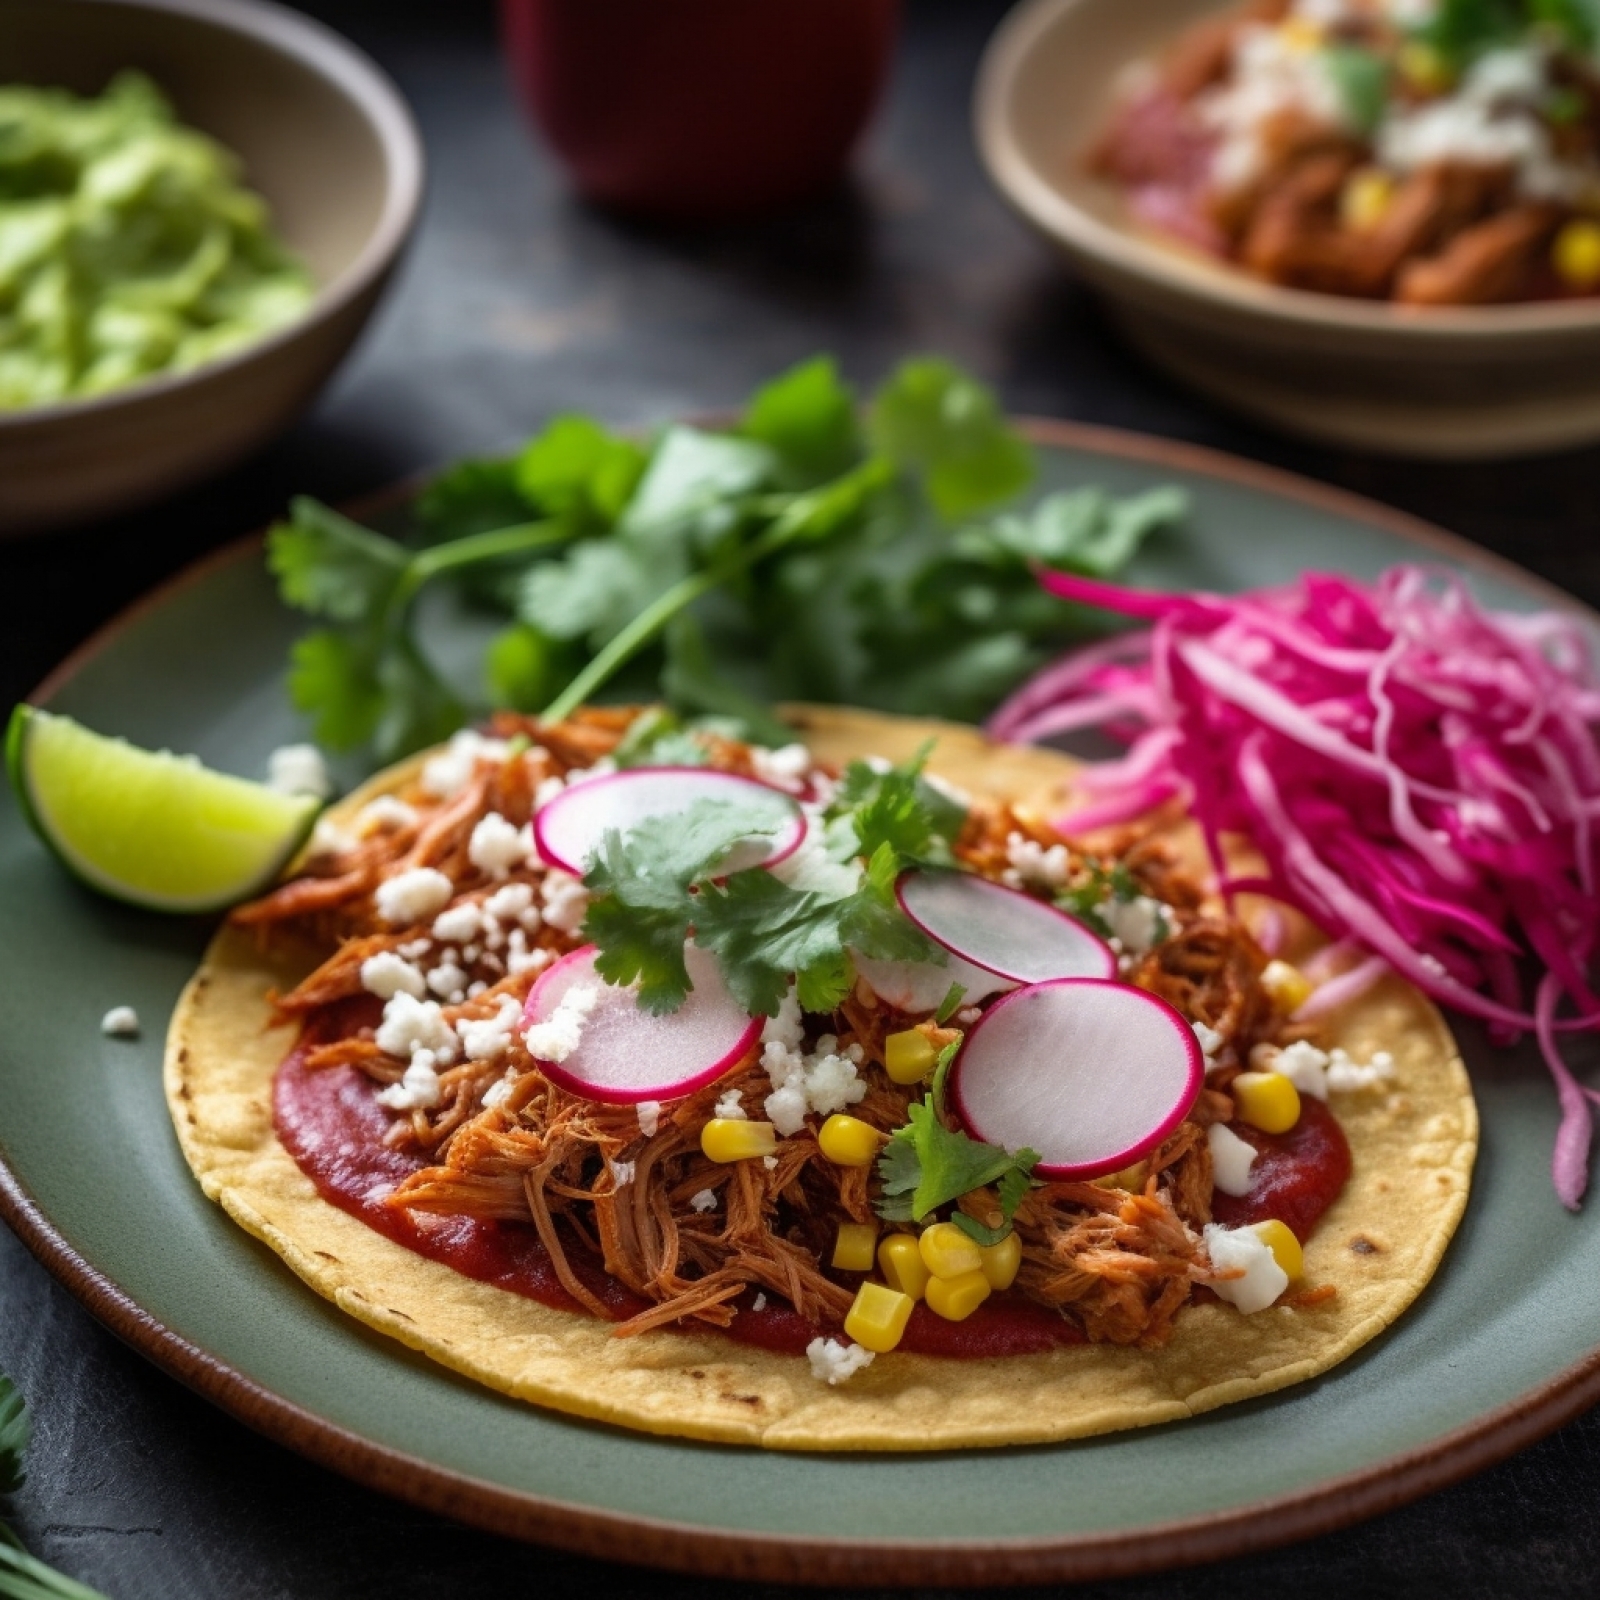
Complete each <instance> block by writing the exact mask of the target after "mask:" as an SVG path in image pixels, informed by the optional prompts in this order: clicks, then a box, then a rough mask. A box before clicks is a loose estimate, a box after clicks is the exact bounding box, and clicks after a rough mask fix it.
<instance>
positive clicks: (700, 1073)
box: [522, 944, 763, 1106]
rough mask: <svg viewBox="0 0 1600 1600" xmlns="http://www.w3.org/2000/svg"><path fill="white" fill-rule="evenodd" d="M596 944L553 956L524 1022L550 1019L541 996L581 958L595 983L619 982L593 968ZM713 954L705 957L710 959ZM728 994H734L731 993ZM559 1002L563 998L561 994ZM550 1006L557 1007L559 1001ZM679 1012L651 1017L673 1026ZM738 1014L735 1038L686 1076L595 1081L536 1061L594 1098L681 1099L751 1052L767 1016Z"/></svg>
mask: <svg viewBox="0 0 1600 1600" xmlns="http://www.w3.org/2000/svg"><path fill="white" fill-rule="evenodd" d="M597 948H598V947H597V946H595V945H592V944H586V945H584V946H582V947H581V948H580V949H577V950H574V951H572V952H571V953H570V954H568V955H564V956H562V957H561V959H560V960H559V961H555V962H552V963H551V965H550V966H548V967H546V968H545V970H544V971H543V972H541V973H540V974H539V977H538V978H537V980H536V981H535V982H534V985H533V987H532V988H531V989H530V990H529V991H528V999H527V1003H526V1004H525V1005H524V1006H523V1010H522V1025H523V1027H525V1028H527V1027H532V1026H533V1025H534V1024H536V1023H539V1022H544V1021H547V1020H548V1017H547V1016H545V1015H541V1014H540V1001H541V998H542V997H545V996H548V995H549V993H550V990H551V989H552V988H553V987H555V986H556V983H557V982H558V981H559V979H561V978H565V977H569V976H571V969H572V968H573V967H575V966H578V965H580V964H581V965H583V966H585V967H586V968H587V975H588V976H589V977H592V978H593V980H594V983H595V984H596V986H597V987H599V988H600V989H601V991H602V993H603V992H604V991H605V990H606V989H607V988H614V987H615V986H614V985H608V984H607V983H606V981H605V980H604V979H603V978H602V977H601V976H600V975H599V974H598V973H597V972H595V971H594V955H595V951H596V949H597ZM691 948H692V947H691ZM710 959H711V958H710V957H707V960H708V961H710ZM712 965H713V967H714V965H715V964H714V963H712ZM566 987H569V986H563V989H562V992H563V993H565V991H566ZM624 992H625V991H624ZM729 998H730V999H731V996H730V997H729ZM556 1004H557V1005H559V1004H560V1002H559V1000H558V1001H557V1002H556ZM685 1004H688V1002H687V1001H686V1002H685ZM550 1009H551V1011H552V1012H553V1011H554V1010H555V1006H552V1007H551V1008H550ZM680 1015H681V1012H673V1013H669V1014H668V1015H666V1016H662V1017H652V1018H650V1021H651V1022H654V1023H657V1024H659V1025H660V1026H662V1027H665V1028H670V1027H671V1026H672V1024H673V1020H674V1018H675V1017H677V1016H680ZM739 1015H740V1016H742V1017H744V1019H745V1020H744V1025H743V1027H742V1028H741V1030H740V1031H739V1033H738V1035H737V1037H735V1038H733V1039H732V1042H731V1043H730V1044H729V1045H728V1046H727V1048H726V1049H725V1050H724V1051H723V1053H722V1054H721V1055H720V1056H718V1058H717V1059H716V1060H715V1061H714V1062H712V1063H711V1065H709V1066H707V1067H703V1068H700V1069H698V1070H697V1071H695V1072H693V1073H691V1074H689V1075H688V1076H687V1077H683V1078H679V1079H675V1080H673V1081H671V1082H667V1083H656V1084H633V1085H619V1084H610V1083H596V1082H594V1081H592V1080H591V1079H588V1078H583V1077H580V1076H578V1074H577V1073H575V1072H572V1071H570V1070H569V1069H568V1067H567V1066H566V1064H565V1063H563V1062H559V1061H543V1060H539V1059H538V1058H537V1057H536V1058H535V1060H536V1061H538V1067H539V1070H540V1071H541V1072H542V1073H543V1074H544V1075H545V1077H547V1078H548V1079H549V1080H550V1081H551V1082H552V1083H554V1084H558V1085H559V1086H560V1087H561V1088H563V1089H567V1090H569V1091H570V1092H571V1093H573V1094H575V1095H580V1096H581V1097H582V1098H583V1099H585V1100H594V1101H597V1102H599V1103H600V1104H602V1105H616V1106H630V1105H638V1104H639V1103H640V1102H641V1101H645V1100H681V1099H682V1098H683V1097H684V1096H685V1095H688V1094H693V1093H694V1091H695V1090H696V1089H703V1088H705V1086H706V1085H707V1084H708V1083H715V1082H716V1080H717V1079H718V1078H720V1077H722V1076H723V1075H724V1074H725V1073H727V1072H728V1071H730V1070H731V1069H732V1068H733V1067H734V1066H736V1065H737V1064H738V1062H739V1061H741V1060H742V1059H743V1058H744V1057H745V1056H746V1055H748V1054H749V1052H750V1050H751V1048H752V1047H753V1046H754V1044H755V1042H756V1041H757V1039H759V1038H760V1036H761V1027H762V1022H763V1019H762V1018H761V1017H751V1016H748V1015H747V1014H746V1013H744V1012H742V1011H741V1012H740V1013H739ZM730 1031H731V1020H730ZM582 1049H583V1045H582V1041H581V1038H580V1041H579V1045H578V1051H579V1052H581V1051H582ZM569 1059H571V1058H569Z"/></svg>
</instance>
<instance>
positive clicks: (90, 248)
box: [0, 72, 315, 411]
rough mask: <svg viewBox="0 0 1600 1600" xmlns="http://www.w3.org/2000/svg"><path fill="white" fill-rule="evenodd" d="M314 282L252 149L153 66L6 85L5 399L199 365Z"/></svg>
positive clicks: (297, 300) (4, 406) (1, 265)
mask: <svg viewBox="0 0 1600 1600" xmlns="http://www.w3.org/2000/svg"><path fill="white" fill-rule="evenodd" d="M314 292H315V286H314V284H313V282H312V279H311V276H310V274H309V273H308V272H307V271H306V269H305V268H304V267H303V266H302V265H301V264H300V263H299V262H298V261H297V260H296V259H295V258H294V256H293V255H291V254H290V252H289V251H288V250H286V249H285V248H284V247H283V246H282V245H281V244H279V243H278V241H277V240H276V239H275V238H274V237H273V234H272V231H271V227H270V218H269V216H268V210H267V205H266V202H265V201H264V200H263V199H262V198H261V196H260V195H258V194H255V193H254V192H252V191H251V190H249V189H246V188H244V187H243V186H242V185H241V183H240V181H239V162H238V159H237V158H236V157H235V156H234V154H233V153H232V152H231V151H229V150H227V149H225V148H224V147H223V146H221V145H219V144H218V143H216V141H214V140H212V139H210V138H208V137H207V136H206V135H205V134H202V133H199V132H197V131H196V130H195V129H193V128H188V127H185V126H183V125H182V124H181V123H179V122H178V120H177V119H176V117H175V116H174V115H173V111H172V107H171V106H170V105H169V104H168V102H167V100H166V98H165V97H164V96H163V95H162V93H161V91H160V90H159V89H157V88H156V86H155V85H154V84H153V83H151V82H150V80H149V79H148V78H146V77H144V76H143V75H142V74H140V73H136V72H125V73H122V74H120V75H119V76H118V77H116V78H115V79H114V80H113V81H112V82H111V84H110V85H109V86H108V87H107V89H106V90H105V92H104V93H103V94H102V95H100V96H99V97H98V98H80V97H79V96H77V95H75V94H71V93H69V92H67V91H65V90H62V89H49V88H38V87H33V86H28V85H10V86H0V411H5V410H8V409H18V408H22V407H27V406H40V405H50V404H53V403H58V402H61V401H66V400H74V399H80V398H83V397H86V396H90V395H97V394H103V393H105V392H106V391H107V390H110V389H118V388H122V387H125V386H126V385H128V384H132V383H137V382H139V381H141V380H142V379H145V378H148V377H152V376H154V375H156V374H158V373H165V372H182V371H186V370H187V369H189V368H191V367H195V366H198V365H200V364H201V363H202V362H206V361H212V360H215V359H216V358H217V357H219V356H223V355H227V354H230V353H231V352H232V351H234V350H237V349H238V348H239V347H240V346H242V345H246V344H249V343H251V342H252V341H253V340H256V339H259V338H261V337H263V336H264V335H266V334H268V333H271V332H273V331H274V330H276V329H278V328H281V327H282V326H284V324H286V323H288V322H291V321H293V320H294V318H296V317H297V316H299V315H300V314H301V313H302V312H303V311H304V310H305V309H306V307H307V306H308V305H309V304H310V303H311V299H312V296H313V294H314Z"/></svg>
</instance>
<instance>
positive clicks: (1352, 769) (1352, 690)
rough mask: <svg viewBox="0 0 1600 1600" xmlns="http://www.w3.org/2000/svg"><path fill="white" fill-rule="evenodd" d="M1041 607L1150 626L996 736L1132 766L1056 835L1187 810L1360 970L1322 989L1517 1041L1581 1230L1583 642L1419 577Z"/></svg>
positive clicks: (1113, 772) (1079, 589) (1043, 679)
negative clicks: (1369, 990) (1383, 983)
mask: <svg viewBox="0 0 1600 1600" xmlns="http://www.w3.org/2000/svg"><path fill="white" fill-rule="evenodd" d="M1041 582H1043V584H1044V586H1045V587H1046V588H1047V589H1049V590H1051V591H1052V592H1054V593H1056V594H1058V595H1061V596H1062V597H1063V598H1065V599H1068V600H1074V601H1077V602H1079V603H1080V604H1088V605H1098V606H1101V607H1103V608H1105V609H1107V610H1111V611H1118V612H1121V613H1123V614H1124V615H1128V616H1134V617H1138V618H1140V619H1142V620H1144V621H1146V622H1148V623H1149V624H1150V626H1149V627H1147V628H1145V629H1143V630H1141V631H1140V632H1139V633H1137V634H1127V635H1121V636H1119V637H1118V639H1117V640H1116V641H1115V642H1112V643H1109V644H1102V645H1100V646H1097V647H1096V648H1095V649H1094V651H1093V653H1092V654H1090V653H1081V654H1079V655H1077V656H1069V657H1067V658H1066V659H1065V660H1063V661H1060V662H1057V663H1055V664H1054V665H1052V666H1050V667H1047V668H1046V669H1045V670H1044V671H1043V672H1041V673H1040V674H1039V675H1038V676H1037V677H1035V678H1034V679H1033V680H1032V681H1031V682H1029V683H1027V684H1025V685H1023V687H1022V688H1021V689H1019V690H1018V691H1017V692H1016V694H1014V695H1013V696H1012V697H1011V699H1010V700H1008V701H1007V702H1006V703H1005V704H1004V705H1003V706H1002V707H1001V708H1000V709H999V711H997V712H996V713H995V715H994V717H993V718H992V719H991V720H990V723H989V732H990V733H991V734H992V735H993V736H994V737H996V738H1000V739H1007V740H1011V741H1014V742H1021V741H1024V740H1028V739H1032V738H1039V737H1043V736H1045V735H1046V734H1048V733H1050V732H1055V731H1060V730H1063V729H1068V728H1074V727H1084V726H1089V725H1097V726H1103V727H1104V728H1105V729H1106V730H1107V731H1109V732H1111V733H1113V734H1115V735H1117V736H1119V737H1121V738H1123V739H1124V740H1125V741H1126V742H1127V744H1128V746H1129V748H1128V752H1127V754H1126V755H1125V756H1124V757H1122V758H1121V759H1120V760H1118V761H1115V762H1110V763H1105V764H1103V765H1101V766H1099V767H1098V768H1096V769H1094V771H1093V772H1092V774H1091V776H1090V777H1089V779H1088V780H1087V781H1086V783H1085V789H1086V791H1087V796H1088V798H1087V803H1086V805H1085V806H1084V807H1083V808H1081V809H1079V810H1078V811H1076V812H1074V813H1072V814H1070V815H1068V816H1066V817H1063V818H1061V819H1060V821H1059V824H1058V825H1059V826H1060V827H1061V828H1062V829H1063V830H1064V831H1067V832H1083V831H1086V830H1087V829H1089V828H1091V827H1096V826H1102V825H1105V824H1109V823H1115V822H1120V821H1125V820H1129V819H1131V818H1133V817H1136V816H1138V815H1140V814H1141V813H1142V812H1144V811H1147V810H1148V809H1149V808H1150V807H1151V806H1153V805H1156V804H1159V803H1160V802H1162V801H1164V800H1167V799H1169V798H1173V797H1180V798H1182V799H1183V800H1184V801H1185V802H1186V803H1187V805H1188V806H1189V809H1190V810H1191V812H1192V813H1193V815H1194V817H1195V818H1196V820H1197V822H1198V823H1199V825H1200V827H1201V829H1202V831H1203V832H1204V834H1205V837H1206V840H1207V843H1208V845H1209V847H1210V848H1211V852H1212V855H1213V858H1214V859H1217V860H1219V862H1220V849H1219V842H1220V839H1221V836H1222V835H1223V834H1224V833H1237V834H1243V835H1245V836H1247V837H1249V838H1250V839H1251V840H1252V841H1253V842H1254V844H1255V845H1256V847H1257V848H1258V850H1259V851H1260V852H1261V854H1262V856H1263V857H1264V858H1265V860H1266V863H1267V865H1266V871H1265V875H1264V878H1262V879H1259V880H1251V881H1250V883H1249V887H1250V888H1251V889H1252V891H1256V892H1266V893H1269V894H1272V895H1275V896H1277V897H1278V898H1280V899H1282V900H1284V901H1286V902H1288V903H1289V904H1292V905H1296V906H1298V907H1299V908H1300V909H1301V910H1303V911H1304V912H1305V913H1306V914H1307V915H1308V916H1310V917H1312V918H1313V919H1314V920H1315V921H1316V922H1318V923H1319V924H1320V925H1321V926H1322V927H1323V928H1325V929H1327V930H1328V931H1329V932H1330V933H1331V934H1333V935H1335V936H1336V937H1339V938H1341V939H1343V940H1346V941H1349V944H1350V945H1354V946H1358V947H1359V948H1360V950H1361V951H1364V952H1366V953H1367V954H1368V956H1369V960H1367V961H1364V962H1362V963H1361V964H1360V965H1359V966H1358V968H1357V969H1356V971H1355V973H1352V974H1350V975H1349V976H1350V980H1351V981H1350V982H1345V983H1341V979H1340V978H1333V979H1332V984H1334V985H1340V986H1341V987H1342V989H1343V990H1344V991H1346V992H1348V991H1349V990H1350V988H1352V987H1353V986H1354V984H1355V983H1357V982H1360V981H1362V980H1364V979H1366V978H1368V977H1370V975H1371V974H1372V973H1373V972H1374V971H1375V970H1377V969H1376V968H1375V967H1374V966H1373V965H1372V963H1371V960H1370V957H1381V958H1382V959H1383V960H1384V961H1386V962H1388V964H1389V965H1390V966H1392V967H1393V968H1394V969H1395V970H1396V971H1398V972H1400V973H1402V974H1403V975H1404V976H1405V977H1407V978H1408V979H1410V980H1411V981H1412V982H1413V983H1415V984H1416V985H1417V987H1418V988H1420V989H1422V990H1423V991H1424V992H1426V993H1427V994H1429V995H1431V996H1433V997H1434V998H1435V999H1437V1000H1440V1001H1442V1002H1444V1003H1446V1004H1449V1005H1451V1006H1454V1007H1456V1008H1457V1009H1458V1010H1461V1011H1464V1012H1468V1013H1470V1014H1472V1015H1475V1016H1478V1017H1481V1018H1483V1019H1484V1020H1485V1021H1487V1022H1488V1023H1489V1025H1490V1028H1491V1032H1492V1033H1493V1035H1494V1036H1495V1037H1496V1038H1497V1039H1499V1040H1502V1041H1507V1040H1509V1039H1511V1038H1513V1037H1514V1036H1515V1035H1517V1034H1519V1033H1521V1032H1522V1031H1524V1030H1528V1029H1531V1030H1532V1031H1533V1032H1534V1034H1535V1036H1536V1038H1537V1039H1538V1041H1539V1045H1540V1048H1541V1051H1542V1053H1543V1055H1544V1058H1545V1061H1546V1062H1547V1064H1548V1065H1549V1068H1550V1071H1551V1074H1552V1075H1553V1077H1554V1078H1555V1081H1556V1087H1557V1091H1558V1095H1559V1098H1560V1102H1561V1111H1562V1118H1561V1126H1560V1131H1559V1132H1558V1134H1557V1137H1556V1143H1555V1151H1554V1155H1553V1158H1552V1167H1551V1175H1552V1179H1553V1181H1554V1185H1555V1189H1556V1193H1557V1195H1558V1196H1559V1197H1560V1199H1561V1201H1562V1203H1563V1204H1565V1205H1567V1206H1568V1207H1571V1208H1574V1209H1576V1207H1577V1204H1578V1201H1579V1198H1580V1197H1581V1195H1582V1194H1583V1190H1584V1188H1585V1185H1586V1184H1587V1181H1588V1159H1589V1146H1590V1141H1591V1134H1592V1126H1591V1124H1592V1115H1591V1110H1590V1106H1591V1102H1593V1103H1600V1090H1596V1089H1592V1088H1589V1087H1587V1086H1585V1085H1583V1084H1580V1083H1579V1082H1578V1081H1577V1080H1576V1078H1574V1077H1573V1075H1572V1073H1571V1071H1570V1069H1569V1068H1568V1067H1567V1065H1566V1064H1565V1062H1564V1061H1563V1060H1562V1058H1561V1055H1560V1052H1559V1050H1558V1048H1557V1044H1558V1036H1559V1034H1561V1033H1563V1032H1572V1031H1578V1030H1591V1031H1592V1030H1597V1029H1600V996H1597V995H1596V993H1595V957H1596V953H1597V947H1600V893H1597V889H1596V885H1597V882H1600V739H1597V733H1600V676H1597V674H1596V669H1595V663H1594V658H1593V652H1592V646H1591V643H1590V640H1589V638H1588V636H1587V635H1586V633H1585V631H1584V628H1583V626H1582V624H1581V623H1580V622H1579V621H1578V620H1577V619H1576V618H1574V617H1570V616H1566V615H1563V614H1561V613H1559V612H1540V613H1534V614H1530V615H1521V614H1513V613H1507V612H1498V611H1489V610H1487V609H1485V608H1484V607H1482V606H1480V605H1479V604H1478V602H1477V601H1476V600H1475V599H1474V598H1473V597H1472V595H1471V594H1470V593H1469V591H1468V590H1467V588H1466V586H1465V584H1464V583H1463V582H1462V581H1461V580H1460V579H1459V578H1458V577H1456V576H1455V575H1453V574H1450V573H1446V572H1438V571H1432V570H1429V569H1425V568H1421V567H1415V566H1401V567H1394V568H1391V569H1390V570H1389V571H1388V572H1386V573H1384V574H1383V576H1382V577H1381V578H1379V579H1378V580H1377V582H1376V583H1374V584H1372V585H1370V586H1367V585H1363V584H1360V583H1357V582H1355V581H1354V580H1352V579H1349V578H1345V577H1342V576H1339V575H1336V574H1330V573H1311V574H1307V575H1306V576H1305V577H1304V578H1302V579H1301V580H1300V581H1299V582H1298V583H1297V584H1295V585H1293V586H1291V587H1289V588H1285V589H1280V590H1262V591H1256V592H1254V593H1248V594H1243V595H1237V596H1223V595H1212V594H1199V593H1197V594H1153V593H1148V592H1144V591H1139V590H1131V589H1125V588H1121V587H1119V586H1117V585H1113V584H1108V583H1103V582H1099V581H1097V580H1093V579H1086V578H1078V577H1074V576H1072V575H1070V574H1067V573H1059V572H1046V573H1043V574H1041ZM1225 887H1228V888H1231V889H1233V890H1235V891H1237V890H1242V889H1243V888H1245V887H1246V885H1245V883H1244V882H1243V881H1239V882H1235V883H1233V884H1231V885H1225ZM1519 961H1520V962H1521V963H1522V965H1521V966H1519ZM1525 972H1531V974H1532V976H1531V978H1530V979H1529V980H1528V983H1527V984H1525V981H1524V977H1525ZM1356 974H1359V975H1360V976H1359V978H1358V977H1357V976H1356ZM1529 986H1531V987H1532V989H1533V991H1534V993H1535V996H1536V998H1535V1001H1534V1003H1533V1004H1531V1005H1530V1003H1529V1000H1528V998H1527V988H1528V987H1529ZM1563 1001H1565V1002H1567V1003H1568V1004H1569V1006H1570V1008H1571V1009H1570V1011H1569V1014H1568V1015H1566V1016H1565V1017H1560V1016H1558V1013H1559V1009H1560V1007H1561V1005H1562V1002H1563ZM1329 1003H1331V997H1329ZM1310 1005H1311V1003H1308V1007H1310Z"/></svg>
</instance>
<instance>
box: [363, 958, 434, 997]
mask: <svg viewBox="0 0 1600 1600" xmlns="http://www.w3.org/2000/svg"><path fill="white" fill-rule="evenodd" d="M361 987H362V988H363V989H365V990H366V991H367V993H368V994H375V995H377V997H378V998H379V999H380V1000H392V999H393V998H394V997H395V996H396V995H397V994H409V995H411V996H413V997H414V998H415V999H418V1000H420V999H421V998H422V996H423V995H424V994H425V993H426V992H427V986H426V985H425V984H424V983H423V981H422V973H421V972H420V971H419V970H418V969H417V967H416V965H415V964H414V963H412V962H410V961H407V960H406V959H405V957H404V956H401V955H398V954H396V953H395V952H394V951H393V950H380V951H379V952H378V953H377V954H376V955H372V956H368V957H367V959H366V960H365V961H363V962H362V963H361Z"/></svg>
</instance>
